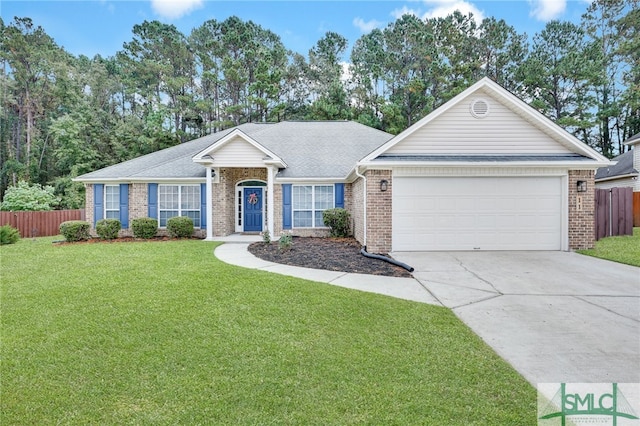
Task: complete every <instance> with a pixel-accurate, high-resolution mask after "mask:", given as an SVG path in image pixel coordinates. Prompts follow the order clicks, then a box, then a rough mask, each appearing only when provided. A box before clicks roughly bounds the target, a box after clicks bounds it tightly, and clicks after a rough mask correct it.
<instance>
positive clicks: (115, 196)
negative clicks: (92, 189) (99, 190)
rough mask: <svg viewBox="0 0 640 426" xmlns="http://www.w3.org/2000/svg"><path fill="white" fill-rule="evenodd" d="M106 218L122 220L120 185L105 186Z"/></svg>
mask: <svg viewBox="0 0 640 426" xmlns="http://www.w3.org/2000/svg"><path fill="white" fill-rule="evenodd" d="M104 218H105V219H120V186H119V185H105V187H104Z"/></svg>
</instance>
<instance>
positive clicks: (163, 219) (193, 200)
mask: <svg viewBox="0 0 640 426" xmlns="http://www.w3.org/2000/svg"><path fill="white" fill-rule="evenodd" d="M175 216H187V217H189V218H191V220H192V221H193V226H194V227H196V228H199V227H200V185H158V220H159V225H160V227H162V228H164V227H166V226H167V220H168V219H170V218H172V217H175Z"/></svg>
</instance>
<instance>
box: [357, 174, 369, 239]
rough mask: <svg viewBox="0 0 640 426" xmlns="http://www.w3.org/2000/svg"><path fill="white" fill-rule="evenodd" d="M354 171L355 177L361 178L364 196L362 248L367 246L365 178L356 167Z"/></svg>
mask: <svg viewBox="0 0 640 426" xmlns="http://www.w3.org/2000/svg"><path fill="white" fill-rule="evenodd" d="M354 171H355V172H356V176H358V177H360V178H362V180H363V181H364V188H363V191H362V192H363V194H364V203H363V204H364V218H363V219H364V224H363V226H364V236H363V240H364V241H363V244H362V245H363V246H365V247H366V246H367V178H366V177H365V176H364V175H361V174H360V172H359V171H358V166H356V168H355V169H354Z"/></svg>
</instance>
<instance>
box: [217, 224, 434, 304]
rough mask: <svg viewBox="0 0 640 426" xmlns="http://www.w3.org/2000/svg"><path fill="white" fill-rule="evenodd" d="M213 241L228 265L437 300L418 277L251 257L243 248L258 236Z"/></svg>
mask: <svg viewBox="0 0 640 426" xmlns="http://www.w3.org/2000/svg"><path fill="white" fill-rule="evenodd" d="M216 241H223V242H225V244H222V245H219V246H218V247H216V249H215V252H214V254H215V256H216V257H217V258H218V259H220V260H221V261H223V262H225V263H229V264H231V265H236V266H242V267H245V268H252V269H261V270H264V271H268V272H274V273H276V274H281V275H288V276H292V277H298V278H304V279H307V280H311V281H319V282H323V283H328V284H332V285H336V286H339V287H346V288H351V289H354V290H360V291H367V292H370V293H378V294H384V295H385V296H391V297H396V298H398V299H405V300H412V301H414V302H421V303H429V304H435V305H440V302H438V301H437V300H436V299H435V298H434V297H433V295H432V294H431V293H429V291H428V290H427V289H426V288H425V287H424V286H423V285H422V284H421V283H420V281H418V280H416V279H414V278H397V277H384V276H377V275H366V274H350V273H346V272H335V271H327V270H324V269H310V268H301V267H298V266H289V265H282V264H279V263H272V262H267V261H265V260H262V259H259V258H257V257H255V256H254V255H252V254H251V253H249V251H248V250H247V247H248V246H249V244H250V243H251V242H254V241H260V238H259V237H256V236H247V235H237V236H229V237H223V238H220V239H216Z"/></svg>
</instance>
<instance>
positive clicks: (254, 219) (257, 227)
mask: <svg viewBox="0 0 640 426" xmlns="http://www.w3.org/2000/svg"><path fill="white" fill-rule="evenodd" d="M243 194H244V203H243V204H244V213H243V219H244V220H243V223H244V231H245V232H260V231H262V188H244V191H243Z"/></svg>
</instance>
